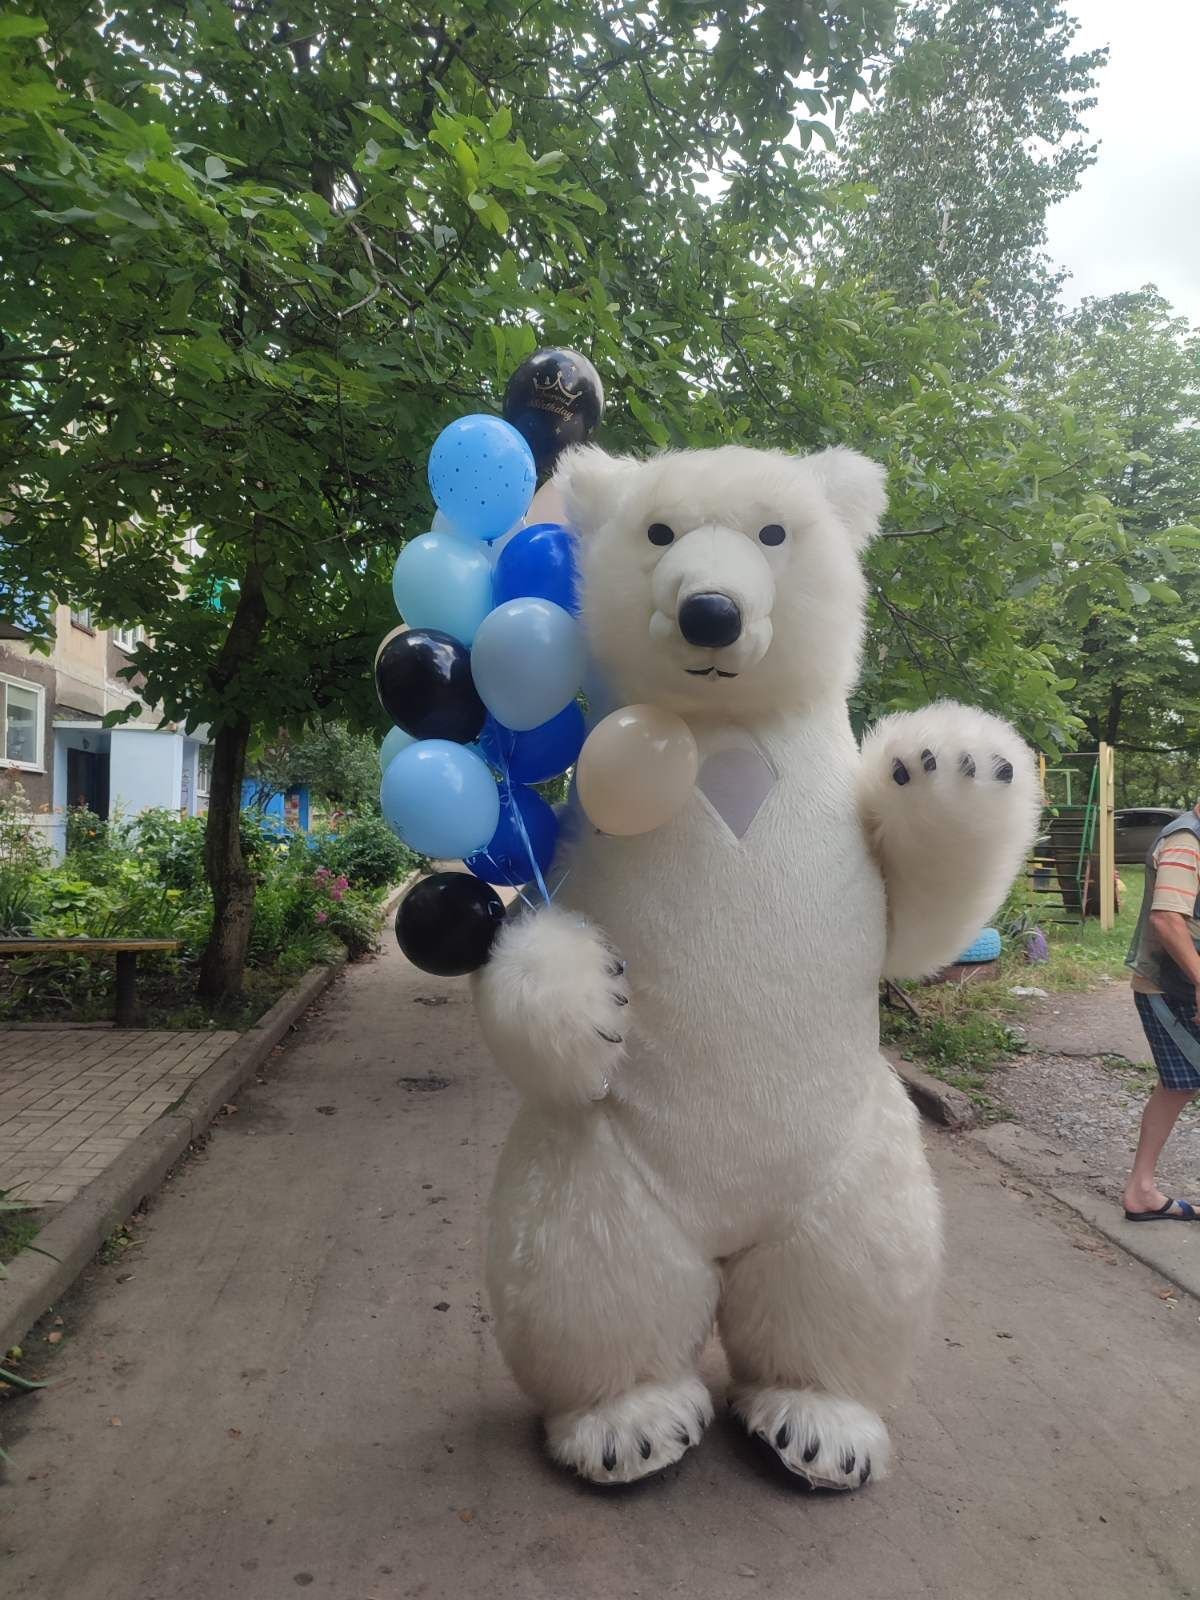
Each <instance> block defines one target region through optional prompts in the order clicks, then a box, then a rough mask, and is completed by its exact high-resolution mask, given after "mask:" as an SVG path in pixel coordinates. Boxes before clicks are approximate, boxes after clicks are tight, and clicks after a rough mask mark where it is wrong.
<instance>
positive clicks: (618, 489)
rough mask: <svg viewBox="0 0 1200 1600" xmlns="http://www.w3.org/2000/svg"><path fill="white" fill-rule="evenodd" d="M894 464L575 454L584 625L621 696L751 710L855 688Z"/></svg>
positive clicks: (588, 450) (777, 454) (846, 454)
mask: <svg viewBox="0 0 1200 1600" xmlns="http://www.w3.org/2000/svg"><path fill="white" fill-rule="evenodd" d="M885 476H886V475H885V473H884V469H883V468H882V467H880V466H878V465H877V464H876V463H875V462H873V461H868V460H867V458H866V457H865V456H861V455H859V454H858V453H857V452H856V451H854V450H849V449H845V448H842V447H837V448H834V449H831V450H822V451H819V452H818V453H817V454H815V455H811V456H791V455H787V454H786V453H785V452H783V451H776V450H749V449H746V448H744V447H743V446H741V445H725V446H722V447H721V448H720V449H716V450H678V451H671V452H668V453H666V454H664V455H660V456H656V457H654V458H652V459H651V460H649V461H638V460H636V459H635V458H633V457H630V456H609V455H606V454H605V453H604V451H602V450H599V449H597V448H595V447H594V446H586V447H583V448H581V449H577V450H574V451H572V452H571V453H570V454H569V455H567V456H565V457H564V459H563V462H562V464H561V466H560V467H559V470H558V473H557V474H556V478H555V481H556V483H557V484H558V486H559V488H560V489H561V490H562V492H563V495H564V497H565V500H566V506H567V516H568V520H569V522H570V524H571V526H572V527H574V528H576V529H577V530H578V532H579V534H580V543H581V552H580V561H581V568H582V575H583V623H584V627H585V629H586V632H587V636H588V643H589V647H590V649H591V652H592V656H593V658H594V659H595V661H596V663H597V665H598V667H599V669H600V672H601V674H602V675H603V677H604V679H605V680H606V681H607V683H608V684H609V686H610V688H611V691H612V693H613V694H614V696H615V700H614V703H615V704H618V705H620V704H630V703H633V702H636V701H649V702H651V703H653V704H655V705H660V706H664V707H666V708H668V709H670V710H673V711H678V712H681V713H683V714H684V715H688V714H691V715H704V714H710V715H712V716H714V717H717V718H724V717H735V718H736V717H737V716H739V715H747V714H756V713H761V712H769V711H771V710H772V709H778V710H798V709H802V708H810V707H817V706H820V705H826V704H828V703H830V702H831V701H841V700H844V699H845V697H846V694H847V693H848V691H849V690H850V688H851V686H852V685H853V683H854V679H855V676H856V674H857V671H858V657H859V650H860V647H861V643H862V631H863V606H864V600H865V595H866V585H865V582H864V579H863V575H862V570H861V568H860V566H859V560H858V554H859V551H860V550H861V549H862V548H863V546H864V545H865V544H866V543H867V541H868V540H869V539H870V538H871V537H872V535H873V534H874V533H875V532H876V529H877V527H878V523H879V518H880V516H881V515H882V514H883V509H884V506H885V504H886V495H885V490H884V481H885Z"/></svg>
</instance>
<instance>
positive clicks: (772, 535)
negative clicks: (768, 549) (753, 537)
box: [758, 522, 787, 544]
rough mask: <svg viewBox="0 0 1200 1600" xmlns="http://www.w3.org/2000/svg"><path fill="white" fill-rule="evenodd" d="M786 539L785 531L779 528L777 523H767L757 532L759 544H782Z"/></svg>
mask: <svg viewBox="0 0 1200 1600" xmlns="http://www.w3.org/2000/svg"><path fill="white" fill-rule="evenodd" d="M786 538H787V530H786V529H785V528H781V527H780V526H779V524H778V523H777V522H768V523H767V525H766V527H765V528H760V529H759V530H758V542H759V543H760V544H782V543H783V541H784V540H785V539H786Z"/></svg>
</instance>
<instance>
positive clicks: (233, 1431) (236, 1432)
mask: <svg viewBox="0 0 1200 1600" xmlns="http://www.w3.org/2000/svg"><path fill="white" fill-rule="evenodd" d="M225 1432H226V1433H227V1434H228V1435H229V1437H230V1438H231V1439H240V1438H241V1437H242V1430H241V1429H240V1428H226V1429H225Z"/></svg>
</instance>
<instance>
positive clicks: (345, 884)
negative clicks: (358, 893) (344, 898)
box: [333, 873, 350, 894]
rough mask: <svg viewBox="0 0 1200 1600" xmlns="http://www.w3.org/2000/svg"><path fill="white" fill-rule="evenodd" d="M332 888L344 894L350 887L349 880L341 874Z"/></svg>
mask: <svg viewBox="0 0 1200 1600" xmlns="http://www.w3.org/2000/svg"><path fill="white" fill-rule="evenodd" d="M333 887H334V888H335V889H340V890H341V891H342V893H343V894H345V892H346V890H347V889H348V888H349V887H350V879H349V878H347V877H346V875H345V873H342V875H341V876H340V877H339V878H338V879H337V882H336V883H335V884H334V886H333Z"/></svg>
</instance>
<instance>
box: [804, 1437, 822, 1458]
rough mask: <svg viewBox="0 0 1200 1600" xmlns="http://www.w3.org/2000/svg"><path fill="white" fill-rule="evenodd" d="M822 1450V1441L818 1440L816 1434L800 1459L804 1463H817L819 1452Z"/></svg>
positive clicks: (805, 1447)
mask: <svg viewBox="0 0 1200 1600" xmlns="http://www.w3.org/2000/svg"><path fill="white" fill-rule="evenodd" d="M820 1448H821V1441H820V1439H818V1438H817V1436H816V1434H815V1433H814V1434H813V1436H812V1438H811V1439H810V1440H809V1441H808V1443H807V1444H806V1445H805V1446H804V1454H803V1455H802V1456H801V1458H800V1459H801V1460H802V1461H815V1460H816V1459H817V1451H818V1450H819V1449H820Z"/></svg>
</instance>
